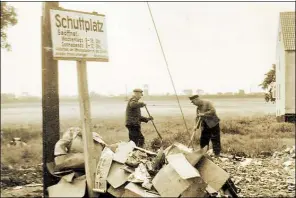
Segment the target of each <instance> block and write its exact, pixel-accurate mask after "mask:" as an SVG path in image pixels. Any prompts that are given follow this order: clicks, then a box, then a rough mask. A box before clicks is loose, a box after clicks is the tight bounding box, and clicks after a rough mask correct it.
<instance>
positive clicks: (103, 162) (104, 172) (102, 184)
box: [93, 147, 114, 193]
mask: <svg viewBox="0 0 296 198" xmlns="http://www.w3.org/2000/svg"><path fill="white" fill-rule="evenodd" d="M113 155H114V153H113V151H112V150H111V149H109V148H108V147H105V148H104V150H103V152H102V154H101V157H100V160H99V162H98V165H97V170H96V178H95V186H94V189H93V191H95V192H100V193H105V192H106V191H107V176H108V173H109V170H110V168H111V164H112V160H113Z"/></svg>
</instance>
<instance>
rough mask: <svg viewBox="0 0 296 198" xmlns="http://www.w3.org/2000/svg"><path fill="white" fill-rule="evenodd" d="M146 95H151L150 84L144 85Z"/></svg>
mask: <svg viewBox="0 0 296 198" xmlns="http://www.w3.org/2000/svg"><path fill="white" fill-rule="evenodd" d="M143 87H144V90H143V91H144V96H149V85H147V84H145V85H144V86H143Z"/></svg>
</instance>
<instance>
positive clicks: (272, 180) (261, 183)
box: [213, 146, 295, 197]
mask: <svg viewBox="0 0 296 198" xmlns="http://www.w3.org/2000/svg"><path fill="white" fill-rule="evenodd" d="M213 161H214V162H215V163H216V164H217V165H219V166H220V167H221V168H223V169H225V170H226V171H227V172H229V173H230V175H232V176H233V177H231V179H232V180H233V182H234V184H235V185H237V186H239V187H240V188H241V192H240V193H238V196H240V197H241V196H247V197H258V196H266V197H271V196H284V197H295V146H293V147H291V148H287V149H285V150H283V151H282V152H278V151H277V152H274V153H273V154H272V156H271V157H265V158H244V157H235V156H231V155H228V156H227V155H225V156H223V157H221V158H219V159H213Z"/></svg>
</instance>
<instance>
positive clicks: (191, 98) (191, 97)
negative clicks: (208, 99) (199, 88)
mask: <svg viewBox="0 0 296 198" xmlns="http://www.w3.org/2000/svg"><path fill="white" fill-rule="evenodd" d="M198 97H199V95H193V96H190V97H189V99H190V100H193V99H195V98H198Z"/></svg>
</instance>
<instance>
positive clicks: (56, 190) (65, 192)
mask: <svg viewBox="0 0 296 198" xmlns="http://www.w3.org/2000/svg"><path fill="white" fill-rule="evenodd" d="M85 190H86V178H85V175H84V176H81V177H78V178H75V179H74V180H73V182H71V183H69V182H67V181H66V180H65V179H61V180H60V182H59V183H58V184H56V185H53V186H50V187H48V188H47V191H48V197H83V196H84V195H85Z"/></svg>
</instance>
